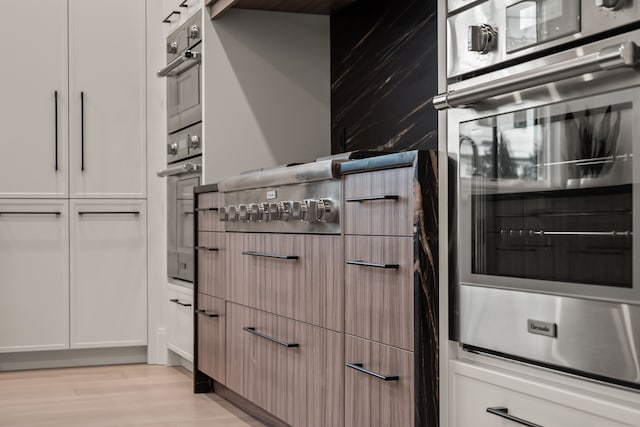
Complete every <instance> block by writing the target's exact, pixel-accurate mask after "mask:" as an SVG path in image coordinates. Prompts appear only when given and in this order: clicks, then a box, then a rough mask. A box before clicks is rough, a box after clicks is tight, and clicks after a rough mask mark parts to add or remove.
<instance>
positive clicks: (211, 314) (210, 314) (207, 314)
mask: <svg viewBox="0 0 640 427" xmlns="http://www.w3.org/2000/svg"><path fill="white" fill-rule="evenodd" d="M196 313H198V314H199V315H201V316H205V317H220V315H219V314H218V313H214V312H212V311H207V310H203V309H198V310H196Z"/></svg>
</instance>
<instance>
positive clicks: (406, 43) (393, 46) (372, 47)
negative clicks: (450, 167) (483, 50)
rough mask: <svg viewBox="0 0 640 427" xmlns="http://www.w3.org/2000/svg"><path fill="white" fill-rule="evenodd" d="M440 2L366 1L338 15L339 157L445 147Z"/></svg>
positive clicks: (335, 141) (335, 124)
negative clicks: (439, 106)
mask: <svg viewBox="0 0 640 427" xmlns="http://www.w3.org/2000/svg"><path fill="white" fill-rule="evenodd" d="M436 10H437V4H436V1H435V0H394V1H389V0H359V1H357V2H355V3H354V4H352V5H351V6H348V7H347V8H345V9H343V10H342V11H340V12H338V13H337V14H334V15H332V16H331V115H332V123H331V126H332V138H331V150H332V152H333V153H339V152H343V151H352V150H386V151H405V150H412V149H436V148H437V113H436V111H435V109H434V108H433V105H432V104H431V99H432V97H433V96H434V95H435V94H436V93H437V89H438V47H437V46H438V42H437V16H436Z"/></svg>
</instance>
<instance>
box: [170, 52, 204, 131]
mask: <svg viewBox="0 0 640 427" xmlns="http://www.w3.org/2000/svg"><path fill="white" fill-rule="evenodd" d="M201 49H202V44H198V45H196V46H194V47H193V48H191V49H190V50H189V51H188V52H189V53H188V54H189V55H191V59H188V60H185V61H184V62H183V63H182V64H181V65H179V66H177V67H175V68H173V69H172V70H171V71H170V72H168V73H166V74H165V75H166V77H167V130H168V133H173V132H176V131H178V130H180V129H183V128H185V127H187V126H190V125H193V124H194V123H198V122H200V121H201V120H202V99H201V74H202V72H201V65H200V64H201V56H200V54H201Z"/></svg>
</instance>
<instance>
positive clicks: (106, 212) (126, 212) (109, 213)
mask: <svg viewBox="0 0 640 427" xmlns="http://www.w3.org/2000/svg"><path fill="white" fill-rule="evenodd" d="M78 215H140V211H80V212H78Z"/></svg>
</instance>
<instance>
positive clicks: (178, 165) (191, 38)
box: [157, 12, 203, 282]
mask: <svg viewBox="0 0 640 427" xmlns="http://www.w3.org/2000/svg"><path fill="white" fill-rule="evenodd" d="M201 21H202V13H201V12H198V13H196V14H195V15H194V16H193V17H192V18H190V19H189V20H188V21H187V22H185V23H184V24H183V25H182V26H180V28H178V29H177V30H176V31H174V32H173V33H172V34H171V35H170V36H169V37H168V38H167V66H166V67H164V68H163V69H162V70H160V71H158V73H157V75H158V77H166V78H167V133H168V137H167V169H165V170H162V171H160V172H158V176H160V177H167V227H168V228H167V273H168V275H169V277H170V278H173V279H179V280H183V281H187V282H193V279H194V256H193V250H194V218H193V215H194V210H193V189H194V188H195V187H197V186H199V185H200V180H201V175H202V143H203V140H202V103H201V98H202V88H201V70H200V63H201V60H202V51H201V46H202V34H201V25H202V24H201Z"/></svg>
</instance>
